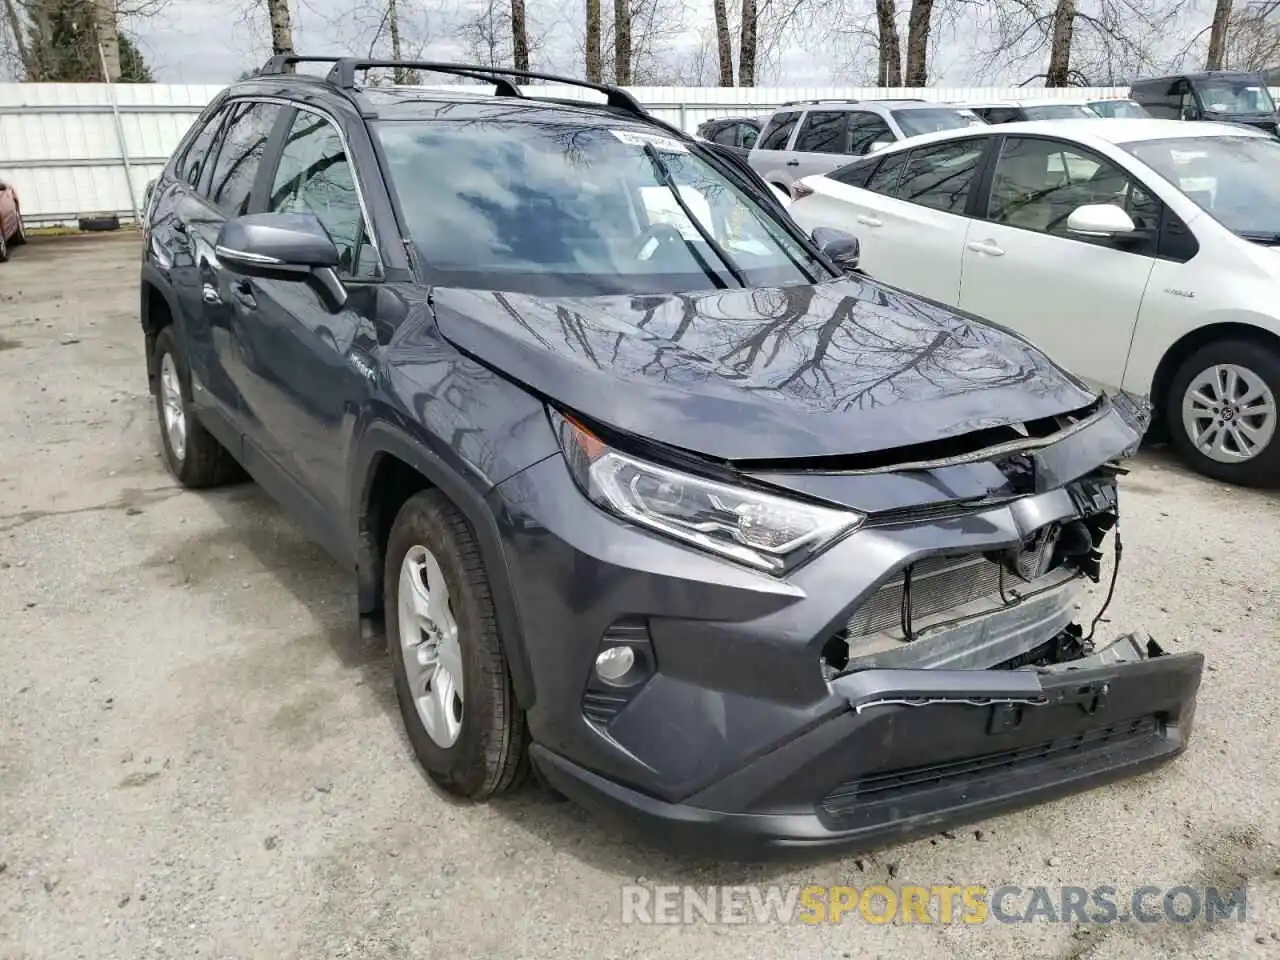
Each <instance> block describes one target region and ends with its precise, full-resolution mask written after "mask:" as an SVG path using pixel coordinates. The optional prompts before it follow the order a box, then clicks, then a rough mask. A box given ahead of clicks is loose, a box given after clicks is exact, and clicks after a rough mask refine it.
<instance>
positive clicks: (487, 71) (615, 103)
mask: <svg viewBox="0 0 1280 960" xmlns="http://www.w3.org/2000/svg"><path fill="white" fill-rule="evenodd" d="M377 67H400V68H403V69H408V70H425V71H426V72H428V73H443V74H448V75H452V76H456V77H468V78H471V79H482V80H485V81H486V82H489V83H493V84H496V85H497V86H498V87H499V88H500V89H504V88H505V89H506V90H507V91H508V92H507V94H506V95H507V96H517V97H518V96H522V94H521V93H520V90H519V88H518V87H516V85H515V84H514V83H512V82H511V81H510V80H508V79H506V78H508V77H514V78H517V79H524V80H546V81H547V82H549V83H563V84H565V85H566V86H573V87H583V88H585V89H587V90H596V91H598V92H600V93H603V94H604V95H605V96H606V98H607V103H608V105H609V106H611V107H616V108H618V109H620V110H625V111H627V112H628V113H632V114H635V115H636V116H638V117H644V118H645V119H646V120H651V119H654V118H653V117H652V116H651V115H650V114H649V112H648V111H647V110H645V108H644V107H642V106H641V105H640V102H639V101H638V100H636V98H635V97H633V96H632V95H631V94H629V93H627V91H625V90H623V89H622V88H621V87H615V86H613V85H612V84H608V83H592V82H591V81H589V80H578V79H576V78H574V77H561V76H557V75H556V74H554V73H538V72H535V71H533V70H513V69H510V68H508V67H484V66H476V65H472V64H465V63H441V62H439V61H434V60H365V59H361V58H359V57H342V58H340V59H337V62H336V63H334V65H333V68H332V69H331V70H330V71H329V76H328V79H329V82H330V83H332V84H335V85H336V86H339V87H342V88H344V89H348V90H349V89H352V88H354V87H355V85H356V80H355V75H356V71H358V70H371V69H374V68H377Z"/></svg>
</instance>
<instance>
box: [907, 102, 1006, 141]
mask: <svg viewBox="0 0 1280 960" xmlns="http://www.w3.org/2000/svg"><path fill="white" fill-rule="evenodd" d="M889 112H890V113H892V114H893V119H894V120H896V121H897V122H898V126H900V127H901V128H902V132H903V133H904V134H906V135H907V136H908V137H918V136H920V134H922V133H937V132H938V131H940V130H958V129H960V128H961V127H982V126H986V124H984V123H983V122H982V120H980V119H979V118H978V115H977V114H976V113H974V112H973V111H972V110H964V109H957V108H955V107H936V108H935V107H925V108H921V109H917V110H891V111H889Z"/></svg>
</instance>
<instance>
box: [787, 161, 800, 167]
mask: <svg viewBox="0 0 1280 960" xmlns="http://www.w3.org/2000/svg"><path fill="white" fill-rule="evenodd" d="M787 166H788V167H798V166H800V161H799V160H788V161H787Z"/></svg>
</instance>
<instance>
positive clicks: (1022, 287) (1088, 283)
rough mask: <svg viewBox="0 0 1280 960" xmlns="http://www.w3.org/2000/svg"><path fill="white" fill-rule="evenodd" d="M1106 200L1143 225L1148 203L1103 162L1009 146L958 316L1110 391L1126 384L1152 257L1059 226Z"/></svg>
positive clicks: (1020, 141) (968, 256)
mask: <svg viewBox="0 0 1280 960" xmlns="http://www.w3.org/2000/svg"><path fill="white" fill-rule="evenodd" d="M1085 174H1088V175H1087V176H1085ZM1113 196H1115V197H1119V196H1129V197H1132V198H1133V202H1134V203H1135V204H1137V206H1135V207H1134V208H1133V209H1132V210H1131V213H1133V214H1134V216H1135V219H1136V220H1141V219H1142V210H1143V209H1145V208H1144V207H1143V206H1142V204H1144V203H1146V202H1147V200H1146V195H1145V194H1143V193H1142V191H1141V189H1140V188H1139V187H1138V186H1137V185H1135V184H1133V183H1132V181H1131V179H1130V178H1128V176H1127V175H1126V174H1124V172H1123V171H1121V170H1120V168H1119V167H1116V166H1115V165H1114V164H1112V163H1111V162H1110V161H1107V160H1105V158H1102V157H1100V156H1098V155H1094V154H1092V153H1090V152H1089V151H1087V150H1084V149H1083V148H1079V147H1076V146H1075V145H1073V144H1069V143H1065V142H1062V141H1055V140H1051V139H1047V138H1027V137H1009V138H1007V139H1006V140H1005V141H1004V144H1003V145H1002V148H1001V153H1000V157H999V159H998V160H997V161H996V166H995V169H994V172H993V176H992V183H991V194H990V203H989V204H988V213H989V218H987V219H981V220H975V221H974V222H973V224H972V226H971V227H970V230H969V234H968V238H967V241H966V243H965V250H964V264H963V270H962V279H961V286H960V307H961V308H962V309H964V310H967V311H969V312H971V313H975V314H977V315H978V316H981V317H984V318H986V319H989V320H993V321H995V322H997V323H1001V324H1004V325H1006V326H1008V327H1010V328H1012V329H1014V330H1016V331H1018V332H1019V333H1021V334H1023V335H1024V336H1026V337H1028V338H1029V339H1030V340H1031V341H1032V342H1033V343H1035V344H1036V345H1037V346H1038V347H1040V348H1041V349H1042V350H1044V351H1045V352H1046V353H1047V354H1048V355H1049V356H1050V357H1051V358H1052V359H1053V360H1054V361H1055V362H1057V363H1058V364H1060V365H1061V366H1063V367H1066V368H1067V369H1068V370H1070V371H1072V372H1073V373H1075V374H1077V375H1078V376H1080V377H1083V378H1084V379H1086V380H1089V381H1092V382H1093V383H1094V384H1096V385H1098V386H1102V387H1104V388H1108V389H1115V388H1117V387H1118V386H1119V385H1120V383H1121V381H1122V379H1123V375H1124V367H1125V361H1126V358H1127V356H1128V352H1129V344H1130V341H1131V339H1132V336H1133V331H1134V326H1135V324H1136V322H1137V317H1138V311H1139V309H1140V307H1141V304H1142V299H1143V295H1144V293H1145V291H1146V288H1147V283H1148V280H1149V278H1150V276H1151V272H1152V267H1153V265H1154V263H1155V260H1154V256H1153V255H1151V254H1153V253H1154V250H1152V251H1150V254H1149V253H1148V252H1147V250H1146V248H1145V247H1143V246H1141V245H1130V246H1129V247H1128V248H1123V247H1121V246H1117V245H1113V244H1111V243H1102V242H1094V241H1090V240H1087V239H1084V238H1078V237H1075V236H1072V235H1071V234H1070V233H1069V232H1068V231H1067V230H1066V227H1065V222H1066V219H1067V217H1068V216H1069V215H1070V212H1071V210H1073V209H1075V208H1077V207H1079V206H1083V205H1085V204H1088V203H1096V202H1107V201H1108V200H1109V199H1111V198H1112V197H1113ZM1152 202H1155V203H1157V205H1158V201H1152ZM1156 216H1157V219H1158V212H1157V213H1156ZM1152 244H1153V245H1154V233H1153V235H1152Z"/></svg>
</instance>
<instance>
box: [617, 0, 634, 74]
mask: <svg viewBox="0 0 1280 960" xmlns="http://www.w3.org/2000/svg"><path fill="white" fill-rule="evenodd" d="M631 16H632V10H631V0H613V78H614V80H615V81H616V82H617V83H619V84H621V85H624V86H625V85H626V84H629V83H631Z"/></svg>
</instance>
